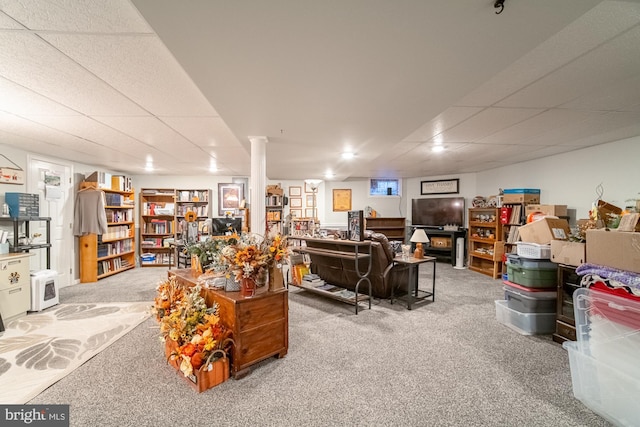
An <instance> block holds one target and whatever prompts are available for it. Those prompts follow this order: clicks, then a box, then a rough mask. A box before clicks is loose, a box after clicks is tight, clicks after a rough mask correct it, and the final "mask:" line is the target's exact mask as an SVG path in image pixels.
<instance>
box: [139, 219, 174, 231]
mask: <svg viewBox="0 0 640 427" xmlns="http://www.w3.org/2000/svg"><path fill="white" fill-rule="evenodd" d="M144 232H145V233H150V234H173V221H170V220H162V219H153V220H151V222H148V223H146V224H145V227H144Z"/></svg>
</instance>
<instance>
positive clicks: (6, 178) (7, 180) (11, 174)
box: [0, 154, 24, 184]
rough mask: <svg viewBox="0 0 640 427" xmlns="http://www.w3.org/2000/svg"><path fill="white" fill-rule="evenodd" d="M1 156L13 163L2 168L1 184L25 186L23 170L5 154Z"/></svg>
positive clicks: (0, 167) (0, 171)
mask: <svg viewBox="0 0 640 427" xmlns="http://www.w3.org/2000/svg"><path fill="white" fill-rule="evenodd" d="M0 156H2V157H4V158H5V159H7V161H8V162H9V163H11V166H0V184H24V171H23V170H22V168H21V167H20V166H18V165H17V164H15V163H14V162H12V161H11V159H9V158H8V157H7V156H5V155H4V154H0ZM13 166H15V167H13Z"/></svg>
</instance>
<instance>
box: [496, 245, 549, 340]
mask: <svg viewBox="0 0 640 427" xmlns="http://www.w3.org/2000/svg"><path fill="white" fill-rule="evenodd" d="M517 246H518V249H517V250H518V253H517V255H516V254H507V258H508V260H507V280H505V281H504V285H505V286H504V291H505V299H504V300H503V301H496V318H497V319H498V321H499V322H500V323H503V324H504V325H506V326H508V327H510V328H511V329H514V330H515V331H517V332H519V333H521V334H523V335H534V334H551V333H553V332H554V331H555V325H556V323H555V322H556V299H557V295H558V292H557V286H556V282H557V271H558V267H557V264H555V263H553V262H551V261H549V257H550V256H551V250H550V247H549V245H538V244H535V243H523V242H518V243H517Z"/></svg>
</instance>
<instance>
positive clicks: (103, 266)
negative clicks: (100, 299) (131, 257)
mask: <svg viewBox="0 0 640 427" xmlns="http://www.w3.org/2000/svg"><path fill="white" fill-rule="evenodd" d="M130 265H131V264H129V261H127V260H126V259H122V258H113V259H109V260H105V261H100V262H99V263H98V276H100V275H102V274H106V273H111V272H112V271H118V270H120V269H122V268H126V267H129V266H130Z"/></svg>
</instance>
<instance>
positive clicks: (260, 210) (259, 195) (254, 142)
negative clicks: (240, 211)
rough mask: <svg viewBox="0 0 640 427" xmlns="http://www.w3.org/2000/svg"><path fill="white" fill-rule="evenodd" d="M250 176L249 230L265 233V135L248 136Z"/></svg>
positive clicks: (266, 140)
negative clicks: (249, 144)
mask: <svg viewBox="0 0 640 427" xmlns="http://www.w3.org/2000/svg"><path fill="white" fill-rule="evenodd" d="M249 141H251V178H250V181H249V188H250V191H249V194H250V198H249V202H250V203H251V232H253V233H257V234H265V231H266V229H267V221H266V215H267V212H266V207H265V189H266V188H267V154H266V153H267V142H269V140H268V139H267V137H266V136H250V137H249Z"/></svg>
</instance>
